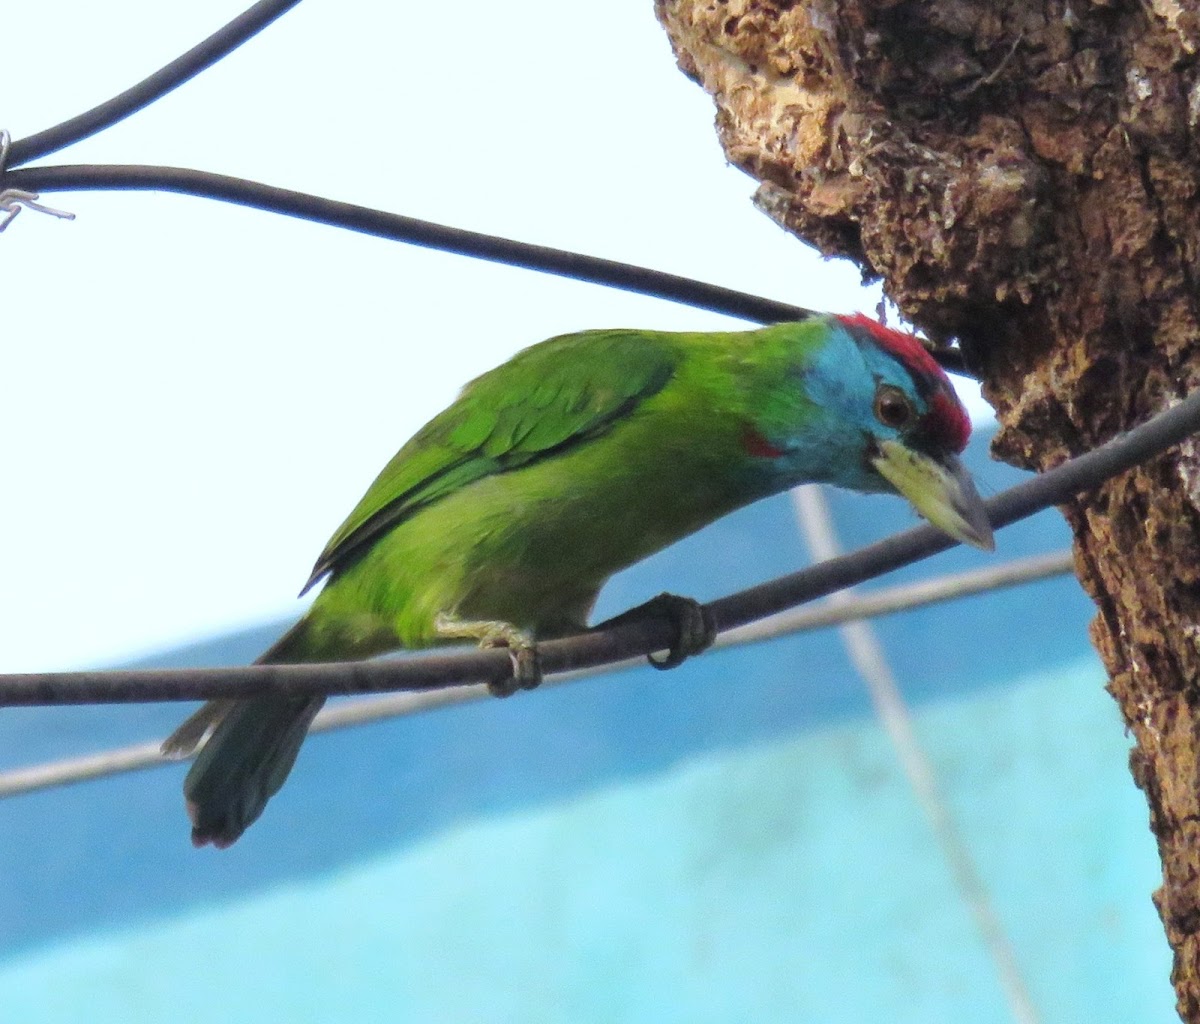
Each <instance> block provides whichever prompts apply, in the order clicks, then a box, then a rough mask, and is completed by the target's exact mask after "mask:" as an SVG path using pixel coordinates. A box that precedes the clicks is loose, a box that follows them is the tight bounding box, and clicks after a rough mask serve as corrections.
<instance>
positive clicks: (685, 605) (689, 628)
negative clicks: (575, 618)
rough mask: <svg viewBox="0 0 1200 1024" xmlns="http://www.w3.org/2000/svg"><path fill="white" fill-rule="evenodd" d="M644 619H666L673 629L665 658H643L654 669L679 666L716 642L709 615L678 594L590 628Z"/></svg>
mask: <svg viewBox="0 0 1200 1024" xmlns="http://www.w3.org/2000/svg"><path fill="white" fill-rule="evenodd" d="M646 618H660V619H667V620H668V621H669V622H670V623H671V625H672V626H674V627H675V640H674V642H673V643H672V644H671V649H670V650H669V651H668V652H667V656H666V657H665V658H663V659H662V660H661V661H660V660H659V659H658V658H655V657H654V655H653V654H647V655H646V660H647V661H648V662H650V664H651V665H653V666H654V667H655V668H659V669H668V668H675V667H676V666H678V665H682V664H683V663H684V662H685V661H687V659H688V658H690V657H691V656H692V655H693V654H699V653H700V652H701V651H704V650H707V649H708V648H709V647H711V646H712V643H713V641H714V640H715V639H716V638H717V624H716V622H715V621H714V619H713V616H712V612H710V611H709V610H708V609H707V608H705V607H704V605H702V604H701V603H700V602H699V601H697V600H695V599H694V598H691V597H680V596H679V595H678V594H659V595H658V597H653V598H651V599H650V600H649V601H647V602H646V603H645V604H639V605H638V606H637V607H636V608H631V609H630V610H629V611H627V612H622V613H621V614H620V615H618V616H616V617H615V618H612V619H609V620H608V621H606V622H602V623H600V625H598V626H594V627H593V628H594V629H603V628H604V627H606V626H618V625H621V624H622V623H626V622H638V621H641V620H642V619H646Z"/></svg>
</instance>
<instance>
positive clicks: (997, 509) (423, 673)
mask: <svg viewBox="0 0 1200 1024" xmlns="http://www.w3.org/2000/svg"><path fill="white" fill-rule="evenodd" d="M1198 430H1200V392H1197V393H1196V394H1194V395H1191V396H1189V397H1188V398H1186V399H1185V400H1184V401H1182V402H1180V403H1179V404H1178V405H1176V406H1175V407H1174V408H1171V409H1168V410H1167V411H1165V412H1162V413H1159V414H1158V415H1157V416H1155V417H1153V418H1152V419H1151V420H1149V421H1148V422H1147V423H1145V424H1143V425H1142V426H1140V427H1137V428H1136V429H1134V430H1131V431H1130V432H1129V433H1127V434H1124V435H1122V436H1120V437H1117V438H1114V439H1113V440H1112V441H1109V442H1108V443H1107V444H1104V445H1102V446H1101V447H1099V448H1097V449H1095V450H1094V451H1091V452H1088V453H1086V454H1085V455H1081V456H1079V457H1078V458H1075V459H1072V460H1071V461H1069V462H1066V463H1064V464H1063V465H1061V466H1057V467H1056V468H1054V469H1052V470H1050V471H1048V472H1046V473H1043V474H1041V475H1040V476H1037V477H1034V478H1032V479H1030V480H1026V481H1025V482H1023V483H1021V484H1018V485H1017V486H1016V487H1012V488H1010V489H1009V490H1007V491H1004V492H1003V493H1001V494H998V495H996V496H995V497H994V498H991V499H990V500H989V501H987V502H986V503H985V504H986V507H987V510H988V515H989V517H990V519H991V521H992V525H993V527H995V528H996V529H1000V528H1002V527H1004V526H1008V525H1010V524H1012V523H1014V522H1016V521H1017V520H1020V519H1025V518H1027V517H1029V516H1031V515H1033V514H1034V513H1035V512H1040V511H1042V510H1043V509H1045V508H1048V507H1050V506H1051V505H1056V504H1061V503H1062V502H1065V501H1067V500H1069V499H1070V498H1072V497H1073V496H1075V495H1076V494H1079V493H1080V492H1081V491H1086V490H1090V489H1092V488H1094V487H1096V486H1097V485H1099V484H1101V483H1103V482H1104V481H1105V480H1107V479H1109V478H1110V477H1113V476H1116V475H1117V474H1118V473H1122V472H1124V471H1126V470H1128V469H1132V468H1133V467H1134V466H1137V465H1139V464H1140V463H1142V462H1145V461H1146V460H1147V459H1149V458H1151V457H1152V456H1154V455H1156V454H1158V453H1160V452H1162V451H1164V450H1165V449H1167V448H1169V447H1171V446H1172V445H1175V444H1178V443H1179V442H1180V441H1182V440H1183V439H1184V438H1186V437H1188V436H1189V435H1191V434H1193V433H1195V432H1196V431H1198ZM953 544H954V542H953V541H952V540H950V538H949V537H947V536H946V535H945V534H943V533H941V532H940V531H938V530H935V529H934V528H933V527H930V526H921V527H917V528H916V529H912V530H907V531H905V532H904V533H898V534H896V535H894V536H892V537H888V538H887V539H886V540H882V541H880V542H879V543H877V544H872V545H870V546H869V547H865V548H861V549H859V550H858V551H855V552H852V553H851V554H848V555H843V556H842V557H840V558H832V559H829V560H828V561H825V562H821V563H818V564H817V565H814V566H810V567H809V568H807V569H803V570H801V571H800V572H796V573H792V574H791V575H788V576H783V577H781V578H779V579H776V580H772V581H771V582H770V583H764V584H762V585H761V586H757V587H752V588H750V589H749V590H743V591H740V592H739V593H736V594H732V595H730V596H729V597H723V598H721V599H720V600H717V601H714V602H712V603H711V604H710V605H708V609H709V611H711V612H712V614H713V617H714V619H715V620H716V623H717V626H718V627H719V629H720V630H722V631H724V630H727V629H732V628H733V627H734V626H739V625H743V624H745V623H747V622H751V621H753V620H755V619H760V618H764V617H765V616H767V615H770V614H772V613H775V612H780V611H783V610H785V609H787V608H791V607H793V606H795V605H798V604H802V603H804V602H805V601H811V600H814V599H815V598H818V597H823V596H825V595H826V594H830V593H832V592H833V591H835V590H840V589H842V588H843V587H849V586H853V585H855V584H858V583H862V582H864V581H866V580H869V579H873V578H875V577H877V576H880V575H882V574H883V573H885V572H890V571H891V570H893V569H898V568H900V567H901V566H905V565H909V564H910V563H912V562H915V561H917V560H918V559H922V558H927V557H928V556H930V555H933V554H936V553H937V552H939V551H944V550H946V549H947V548H949V547H951V546H953ZM672 634H673V631H672V628H671V626H670V625H669V624H668V623H666V622H665V621H663V620H661V619H645V620H642V621H639V622H630V623H625V624H622V625H620V626H612V627H608V628H605V629H601V630H596V631H594V632H590V633H584V634H581V635H579V636H574V637H567V638H565V639H562V640H550V641H546V642H545V643H541V644H539V645H538V651H539V654H540V659H541V664H542V668H543V670H544V671H546V672H547V673H554V672H566V671H570V670H571V669H577V668H588V667H591V666H594V665H604V664H609V663H611V662H615V661H621V660H624V659H626V658H631V657H635V656H637V655H641V654H648V653H650V652H652V651H656V650H663V649H665V648H667V647H668V646H670V644H671V642H672V640H673V639H674V637H673V635H672ZM509 671H510V668H509V658H508V654H507V653H506V652H504V651H479V650H474V651H464V652H454V653H449V654H437V653H435V654H426V655H418V656H415V657H407V658H402V659H392V660H381V661H365V662H343V663H338V664H326V665H251V666H243V667H239V668H223V669H183V670H179V669H174V670H161V671H155V670H150V671H145V670H143V671H133V672H127V671H107V672H47V673H40V674H22V675H0V706H3V705H57V704H114V703H136V702H143V701H180V700H199V699H212V698H218V697H226V698H228V697H249V696H255V695H259V694H275V695H289V696H296V695H300V694H315V693H323V694H347V693H370V692H376V691H384V690H431V689H439V688H441V687H445V686H460V685H465V684H469V683H474V682H484V681H486V680H489V679H500V678H503V677H504V676H506V675H507V674H508V672H509Z"/></svg>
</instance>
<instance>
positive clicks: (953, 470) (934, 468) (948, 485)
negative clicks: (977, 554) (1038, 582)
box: [871, 440, 996, 551]
mask: <svg viewBox="0 0 1200 1024" xmlns="http://www.w3.org/2000/svg"><path fill="white" fill-rule="evenodd" d="M871 462H872V465H874V467H875V469H876V470H878V472H879V475H880V476H882V477H883V478H884V479H885V480H886V481H887V482H888V483H890V484H891V485H892V486H893V487H895V488H896V490H897V491H899V492H900V493H901V494H902V495H903V496H904V497H905V498H907V499H908V500H909V501H910V502H911V503H912V506H913V508H915V509H916V510H917V511H918V512H920V513H921V515H923V516H924V517H925V518H926V519H928V520H929V521H930V522H931V523H932V524H933V525H934V526H936V527H937V528H938V529H939V530H942V531H943V532H945V533H948V534H949V535H950V536H951V537H953V538H954V539H955V540H958V541H962V542H963V543H964V544H971V545H973V546H974V547H977V548H982V549H983V550H984V551H993V550H995V547H996V542H995V540H994V539H993V537H992V524H991V523H989V522H988V517H987V512H986V511H985V510H984V507H983V500H982V499H981V498H980V497H979V492H978V491H976V490H975V483H974V481H973V480H972V479H971V474H970V473H968V472H967V471H966V469H965V468H964V466H963V464H962V463H961V462H959V460H958V458H957V457H955V456H953V455H947V456H946V457H945V458H943V459H941V460H940V461H939V460H937V459H933V458H931V457H930V456H928V455H923V454H921V453H920V452H917V451H913V449H911V448H906V447H905V446H904V445H902V444H901V443H900V442H899V441H890V440H889V441H880V442H879V454H878V455H876V456H875V458H874V459H872V460H871Z"/></svg>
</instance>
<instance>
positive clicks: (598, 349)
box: [301, 331, 678, 594]
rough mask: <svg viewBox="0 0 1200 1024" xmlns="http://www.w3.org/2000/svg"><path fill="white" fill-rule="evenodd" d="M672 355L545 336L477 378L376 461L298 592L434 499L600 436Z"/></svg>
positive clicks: (658, 344) (659, 381)
mask: <svg viewBox="0 0 1200 1024" xmlns="http://www.w3.org/2000/svg"><path fill="white" fill-rule="evenodd" d="M677 358H678V357H677V354H676V350H675V349H674V347H673V346H669V345H666V344H664V343H663V341H662V339H661V335H653V334H648V333H647V332H645V331H589V332H586V333H583V334H568V335H563V336H562V337H558V338H551V339H550V340H549V341H543V342H542V343H541V344H538V345H534V346H533V347H532V348H528V349H525V350H524V351H523V352H520V353H518V354H517V355H516V356H514V357H513V358H512V359H510V360H509V361H508V362H507V363H504V364H503V365H502V366H498V367H496V369H494V370H491V371H489V372H488V373H485V374H484V375H483V376H482V377H478V378H476V379H475V380H473V381H472V382H471V383H470V384H468V385H467V386H466V387H465V388H463V390H462V394H460V395H459V397H458V400H457V401H456V402H455V403H454V404H453V405H451V406H450V407H449V408H448V409H446V410H445V411H444V412H442V413H440V414H438V415H437V416H435V417H434V418H433V419H432V420H430V421H429V423H427V424H426V425H425V426H424V427H423V428H421V430H420V431H419V432H418V433H417V434H416V435H415V436H414V437H413V438H412V440H411V441H409V442H408V443H407V444H406V445H405V446H404V447H403V448H401V449H400V451H399V452H397V454H396V456H395V458H393V459H392V461H391V462H389V463H388V464H387V466H385V467H384V469H383V472H382V473H380V474H379V476H378V477H376V479H375V482H374V483H373V484H372V485H371V487H370V489H369V490H368V491H367V493H366V494H365V495H364V496H363V499H362V501H360V502H359V503H358V506H357V507H356V508H355V509H354V511H353V512H351V513H350V517H349V518H348V519H347V520H346V521H345V522H344V523H343V524H342V525H341V527H340V528H339V529H338V531H337V532H336V533H335V534H334V535H333V537H332V538H331V539H330V541H329V543H328V544H327V545H326V546H325V550H324V551H322V552H321V557H320V558H318V559H317V564H316V566H315V567H314V568H313V571H312V575H311V576H310V577H309V580H308V582H307V583H306V584H305V585H304V590H302V591H301V593H302V594H303V593H304V592H305V591H307V590H308V589H309V588H310V587H311V586H312V585H313V584H314V583H316V582H317V581H318V580H319V579H320V578H321V577H322V576H324V575H325V574H326V573H328V572H331V571H333V570H335V569H337V568H339V567H340V566H342V565H344V564H346V562H347V561H349V560H351V559H352V558H354V557H355V556H356V555H358V554H360V553H361V552H362V550H363V549H364V548H366V547H368V546H369V545H371V544H372V543H374V542H375V541H376V540H378V539H379V538H380V537H381V536H382V535H383V534H385V533H386V532H387V531H388V530H390V529H392V528H393V527H394V526H396V525H397V524H399V523H401V522H403V521H404V520H405V519H407V518H408V517H409V516H411V515H413V514H414V513H415V512H417V511H418V510H419V509H422V508H425V507H426V506H428V505H431V504H432V503H433V502H435V501H437V500H438V499H439V498H441V497H444V496H445V495H447V494H450V493H452V492H453V491H456V490H458V489H459V488H462V487H465V486H466V485H467V484H469V483H471V482H472V481H474V480H478V479H480V478H482V477H485V476H490V475H491V474H494V473H506V472H508V471H510V470H513V469H519V468H520V467H521V466H526V465H528V464H530V463H531V462H536V461H537V460H539V459H544V458H548V457H551V456H554V455H557V454H559V453H560V452H562V451H564V450H566V449H568V448H570V447H571V446H572V445H574V444H577V443H579V442H581V441H584V440H587V439H588V438H592V437H595V436H597V435H599V434H601V433H603V432H604V431H605V430H607V429H608V428H609V427H610V426H611V425H612V424H613V423H614V422H616V421H617V420H619V419H621V418H622V417H623V416H625V415H626V414H628V413H629V412H630V411H631V410H633V409H634V408H636V407H637V406H638V405H639V404H640V403H641V402H643V401H644V400H645V399H647V398H649V397H650V396H651V395H654V394H656V393H657V392H658V391H660V390H661V389H662V388H663V386H664V385H665V384H666V383H667V381H668V380H670V378H671V374H672V372H673V371H674V369H675V365H676V362H677Z"/></svg>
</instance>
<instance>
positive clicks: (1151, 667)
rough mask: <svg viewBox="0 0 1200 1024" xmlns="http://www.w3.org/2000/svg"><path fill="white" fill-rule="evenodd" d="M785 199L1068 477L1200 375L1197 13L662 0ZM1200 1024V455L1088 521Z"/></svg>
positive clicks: (1115, 684)
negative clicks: (955, 346) (956, 343)
mask: <svg viewBox="0 0 1200 1024" xmlns="http://www.w3.org/2000/svg"><path fill="white" fill-rule="evenodd" d="M656 8H657V13H658V16H659V19H660V21H661V22H662V24H663V25H664V27H665V28H666V30H667V33H668V35H669V37H670V39H671V43H672V45H673V47H674V49H675V54H676V57H677V59H678V62H679V66H680V68H681V69H682V70H683V71H684V72H685V73H686V74H687V75H689V76H690V77H692V78H693V79H695V80H696V81H697V82H698V83H699V84H700V85H701V86H703V88H704V89H706V90H707V91H708V92H709V93H710V94H711V95H712V96H713V98H714V100H715V102H716V106H717V130H718V133H719V135H720V138H721V141H722V143H723V145H724V147H725V151H726V154H727V155H728V157H729V159H730V161H731V162H733V163H734V164H736V165H737V166H739V167H741V168H742V169H744V170H745V171H747V172H748V173H749V174H751V175H752V176H754V177H755V178H757V179H758V180H759V181H760V182H761V183H762V185H761V186H760V188H759V191H758V195H757V202H758V204H759V206H760V207H761V208H762V209H763V210H764V211H765V212H767V213H768V214H769V215H770V216H772V217H773V218H774V219H775V220H777V221H778V222H779V223H780V224H781V225H783V226H784V227H785V228H787V229H788V230H790V231H793V232H794V233H796V234H797V235H799V236H800V237H802V238H804V239H806V240H807V241H809V242H811V243H813V244H814V245H816V246H817V247H818V248H819V249H820V250H821V251H822V252H823V253H826V254H828V255H836V256H846V257H849V258H850V259H852V260H854V261H855V262H857V263H858V264H859V265H860V266H861V267H862V268H863V271H864V273H865V274H867V275H868V276H879V277H882V278H884V280H885V282H886V285H887V289H888V293H889V295H890V296H891V297H892V299H893V300H895V301H896V302H897V304H898V305H899V306H900V308H901V309H902V310H903V311H904V313H905V314H906V315H907V316H908V317H910V318H911V319H912V320H913V322H914V323H917V324H919V325H920V326H921V327H923V328H924V329H925V330H926V331H927V332H928V333H929V334H930V335H931V336H933V337H935V338H946V337H949V336H955V337H957V338H958V339H959V340H960V342H961V344H962V346H963V349H964V351H965V354H966V356H967V358H968V360H969V363H970V364H971V365H973V366H974V367H976V368H977V369H978V370H979V372H980V374H981V375H982V377H983V379H984V382H985V394H986V395H987V397H988V398H989V399H990V400H991V402H992V403H993V404H994V405H995V406H996V408H997V411H998V414H999V417H1000V422H1001V430H1000V433H999V434H998V436H997V438H996V441H995V444H994V452H995V453H996V454H997V455H998V456H999V457H1001V458H1003V459H1006V460H1008V461H1011V462H1014V463H1017V464H1020V465H1024V466H1027V467H1030V468H1033V469H1046V468H1048V467H1050V466H1053V465H1055V464H1057V463H1058V462H1060V461H1062V460H1064V459H1066V458H1067V457H1069V456H1072V455H1075V454H1078V453H1080V452H1083V451H1086V450H1088V449H1090V448H1093V447H1094V446H1096V445H1097V444H1099V443H1101V442H1102V441H1104V440H1106V439H1108V438H1110V437H1112V436H1113V435H1114V434H1116V433H1118V432H1120V431H1122V430H1125V429H1127V428H1129V427H1132V426H1134V425H1136V424H1138V423H1140V422H1142V421H1144V420H1145V419H1146V418H1148V417H1149V416H1150V415H1152V414H1153V413H1155V412H1158V411H1160V410H1161V409H1163V408H1164V407H1166V406H1169V405H1171V404H1172V403H1174V402H1175V401H1177V400H1178V399H1179V398H1181V397H1182V396H1184V395H1186V394H1187V393H1189V392H1190V391H1192V390H1193V389H1194V388H1195V387H1196V385H1197V381H1198V379H1200V61H1198V59H1197V51H1198V49H1200V3H1198V2H1197V0H1141V2H1135V0H656ZM1063 511H1064V513H1065V514H1066V517H1067V519H1068V520H1069V522H1070V524H1071V526H1072V528H1073V530H1074V535H1075V552H1076V566H1077V570H1078V574H1079V577H1080V579H1081V581H1082V582H1083V584H1084V586H1085V587H1086V588H1087V590H1088V592H1089V593H1090V594H1091V596H1092V597H1093V598H1094V600H1095V602H1096V604H1097V606H1098V609H1099V610H1098V614H1097V616H1096V619H1095V621H1094V623H1093V626H1092V638H1093V640H1094V642H1095V644H1096V646H1097V648H1098V649H1099V651H1100V654H1101V656H1102V658H1103V660H1104V663H1105V665H1106V667H1107V669H1108V672H1109V675H1110V684H1109V689H1110V691H1111V692H1112V694H1113V696H1114V697H1115V698H1116V700H1117V702H1118V704H1119V705H1120V708H1121V711H1122V713H1123V714H1124V716H1125V720H1126V722H1127V724H1128V726H1129V729H1130V730H1131V732H1132V734H1133V736H1134V738H1135V742H1136V746H1135V748H1134V750H1133V752H1132V755H1131V765H1132V770H1133V775H1134V778H1135V780H1136V781H1137V783H1138V785H1139V786H1141V788H1142V789H1143V790H1144V792H1145V794H1146V798H1147V800H1148V802H1149V805H1150V825H1151V828H1152V830H1153V832H1154V834H1155V836H1156V838H1157V840H1158V846H1159V852H1160V854H1161V856H1162V863H1163V885H1162V888H1161V889H1159V891H1158V892H1157V893H1156V894H1155V901H1156V903H1157V906H1158V909H1159V913H1160V915H1161V917H1162V920H1163V924H1164V926H1165V928H1166V932H1167V937H1168V939H1169V941H1170V943H1171V946H1172V948H1173V950H1174V953H1175V962H1174V969H1173V972H1172V980H1173V982H1174V984H1175V987H1176V993H1177V996H1178V1008H1179V1012H1180V1015H1181V1017H1182V1018H1183V1019H1184V1020H1185V1021H1188V1022H1196V1024H1200V619H1198V616H1200V531H1198V529H1197V527H1198V524H1200V442H1189V443H1187V444H1185V445H1182V446H1180V447H1179V448H1176V449H1175V450H1173V451H1171V452H1168V453H1166V454H1164V455H1162V456H1160V457H1159V458H1157V459H1155V460H1154V461H1153V462H1152V463H1149V464H1147V465H1144V466H1142V467H1141V468H1139V469H1137V470H1135V471H1133V472H1130V473H1128V474H1126V475H1124V476H1122V477H1120V478H1117V479H1115V480H1113V481H1111V482H1109V483H1108V484H1106V485H1104V486H1103V487H1101V488H1099V489H1098V490H1096V491H1095V492H1093V493H1090V494H1087V495H1085V496H1083V497H1081V498H1080V499H1078V500H1077V501H1075V502H1073V503H1071V504H1070V505H1068V506H1066V507H1065V508H1064V509H1063Z"/></svg>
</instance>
